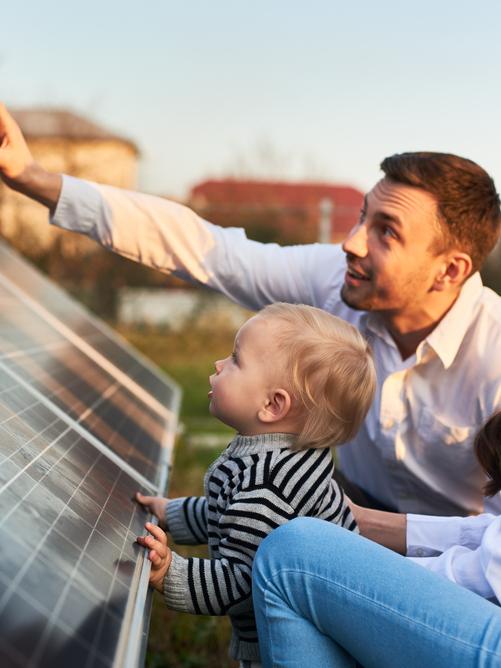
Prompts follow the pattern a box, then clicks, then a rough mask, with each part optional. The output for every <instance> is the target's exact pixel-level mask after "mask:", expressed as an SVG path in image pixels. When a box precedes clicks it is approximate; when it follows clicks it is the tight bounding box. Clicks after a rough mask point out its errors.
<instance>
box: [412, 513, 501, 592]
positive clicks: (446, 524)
mask: <svg viewBox="0 0 501 668" xmlns="http://www.w3.org/2000/svg"><path fill="white" fill-rule="evenodd" d="M407 540H408V543H407V555H408V557H409V558H410V559H411V560H412V561H414V562H415V563H417V564H419V565H420V566H423V567H424V568H427V569H428V570H430V571H433V572H435V573H438V574H439V575H442V576H444V577H446V578H447V579H448V580H452V581H453V582H456V583H457V584H459V585H461V586H462V587H465V588H466V589H469V590H470V591H473V592H475V593H476V594H479V595H480V596H483V597H484V598H497V599H498V601H501V516H494V515H488V514H484V515H478V516H477V517H465V518H459V517H454V518H445V517H443V518H442V517H440V518H430V517H425V516H421V515H409V516H408V524H407ZM433 554H434V555H438V556H430V555H433Z"/></svg>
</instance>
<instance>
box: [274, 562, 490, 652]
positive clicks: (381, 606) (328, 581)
mask: <svg viewBox="0 0 501 668" xmlns="http://www.w3.org/2000/svg"><path fill="white" fill-rule="evenodd" d="M281 573H291V574H293V575H298V572H297V571H296V570H291V569H288V568H287V569H286V568H282V569H280V570H277V571H274V572H273V573H272V574H271V576H270V578H269V579H268V578H266V586H267V588H268V583H269V582H272V578H273V577H274V576H276V575H279V574H281ZM302 573H303V574H304V575H308V576H309V577H314V578H316V579H318V580H321V581H322V582H327V583H329V584H331V585H332V584H333V582H332V580H330V579H329V578H326V577H324V576H322V575H317V574H313V573H308V572H306V571H302ZM335 585H336V586H337V587H339V588H340V589H342V590H343V591H347V592H350V593H351V594H353V595H354V596H356V597H358V598H360V599H363V600H364V601H370V602H371V603H372V604H374V605H376V606H377V607H379V608H382V609H384V610H387V611H388V612H391V613H392V614H393V615H395V616H397V617H402V618H403V619H405V620H407V621H411V622H413V623H414V624H416V625H418V626H421V627H422V628H424V629H427V630H430V631H433V633H435V634H436V635H440V636H443V637H444V638H450V637H451V635H450V634H447V633H444V632H443V631H439V630H438V629H434V628H433V627H431V626H429V624H426V623H424V622H421V621H418V620H416V619H414V618H413V617H409V616H408V615H406V614H404V613H401V612H397V611H396V610H394V609H393V608H390V607H389V606H388V605H385V604H383V603H381V602H380V601H375V600H374V599H372V598H371V597H370V596H367V595H365V594H362V593H360V592H354V591H353V589H350V588H349V587H347V586H346V585H343V584H340V583H335ZM458 586H459V585H458ZM265 598H266V597H265ZM453 637H454V640H455V641H456V642H459V643H460V644H461V645H463V646H465V647H469V648H471V649H477V650H479V651H481V652H485V653H486V654H489V655H492V656H494V657H498V656H500V653H499V652H497V651H494V650H491V649H486V648H484V647H482V645H475V644H473V643H471V642H468V641H466V640H463V639H462V638H457V637H456V636H453Z"/></svg>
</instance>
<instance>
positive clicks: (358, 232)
mask: <svg viewBox="0 0 501 668" xmlns="http://www.w3.org/2000/svg"><path fill="white" fill-rule="evenodd" d="M343 250H344V252H345V253H346V254H349V255H356V256H357V257H365V256H366V255H367V225H366V224H365V223H358V224H357V225H355V227H353V228H352V230H351V232H350V233H349V234H348V236H347V237H346V239H345V240H344V241H343Z"/></svg>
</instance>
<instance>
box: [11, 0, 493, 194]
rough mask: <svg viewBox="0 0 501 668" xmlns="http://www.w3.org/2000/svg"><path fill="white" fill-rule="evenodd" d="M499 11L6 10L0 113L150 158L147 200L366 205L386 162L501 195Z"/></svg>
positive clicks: (190, 1)
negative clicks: (276, 184)
mask: <svg viewBox="0 0 501 668" xmlns="http://www.w3.org/2000/svg"><path fill="white" fill-rule="evenodd" d="M500 31H501V2H499V0H476V1H475V2H474V1H473V0H471V1H466V0H433V1H430V0H421V1H420V2H417V3H416V2H412V3H411V2H409V0H352V1H351V2H347V1H346V0H343V1H340V0H252V1H248V2H244V1H243V0H212V1H209V0H182V1H177V2H173V1H171V0H148V2H143V3H140V2H137V0H135V1H134V2H132V1H131V0H120V1H117V0H99V2H98V1H97V0H86V1H85V2H75V1H74V0H67V1H66V2H64V3H63V2H61V0H57V1H56V0H44V2H40V0H23V2H22V3H21V2H19V3H15V2H10V3H7V2H3V3H2V10H1V33H0V34H1V38H0V99H2V100H3V101H4V102H5V103H6V104H7V105H10V106H13V107H29V106H35V105H36V106H54V107H64V108H70V109H71V110H73V111H75V112H77V113H80V114H82V115H85V116H87V117H89V118H90V119H92V120H94V121H95V122H97V123H99V124H100V125H103V126H105V127H106V128H107V129H109V130H111V131H113V132H117V133H119V134H122V135H124V136H125V137H127V138H130V139H132V140H133V141H135V142H136V143H137V145H138V146H139V148H140V150H141V162H140V173H139V187H140V188H141V189H142V190H145V191H148V192H154V193H162V194H170V195H173V196H175V197H180V198H182V197H184V196H186V194H187V193H188V191H189V189H190V187H191V186H193V185H194V184H195V183H197V182H199V181H201V180H202V179H205V178H219V177H224V176H251V177H260V178H274V179H302V180H317V181H327V182H337V183H341V184H347V185H352V186H355V187H358V188H360V189H362V190H364V191H365V190H368V189H370V188H371V187H372V186H373V185H374V183H375V182H376V181H377V180H378V179H379V178H380V172H379V163H380V162H381V160H382V159H383V158H384V157H385V156H387V155H390V154H392V153H396V152H400V151H407V150H435V151H446V152H451V153H456V154H459V155H464V156H466V157H469V158H471V159H473V160H475V161H476V162H478V163H479V164H481V165H482V166H483V167H484V168H485V169H487V171H489V173H491V175H492V176H493V177H494V179H495V181H496V183H497V185H498V190H499V189H501V132H500V119H501V85H500V83H501V39H500V34H501V32H500Z"/></svg>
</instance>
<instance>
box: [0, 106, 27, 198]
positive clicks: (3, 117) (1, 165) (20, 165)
mask: <svg viewBox="0 0 501 668" xmlns="http://www.w3.org/2000/svg"><path fill="white" fill-rule="evenodd" d="M34 162H35V161H34V159H33V156H32V155H31V151H30V149H29V148H28V145H27V144H26V141H25V139H24V137H23V134H22V132H21V130H20V129H19V126H18V124H17V123H16V121H15V120H14V119H13V118H12V116H11V115H10V114H9V112H8V111H7V109H6V108H5V106H4V105H3V104H2V103H1V102H0V173H1V174H2V177H3V178H4V179H5V181H6V182H7V183H8V184H9V185H11V186H12V187H13V188H15V186H16V179H19V177H20V176H21V175H22V174H23V173H24V172H25V171H26V170H28V169H29V168H30V167H32V165H33V164H34Z"/></svg>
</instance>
